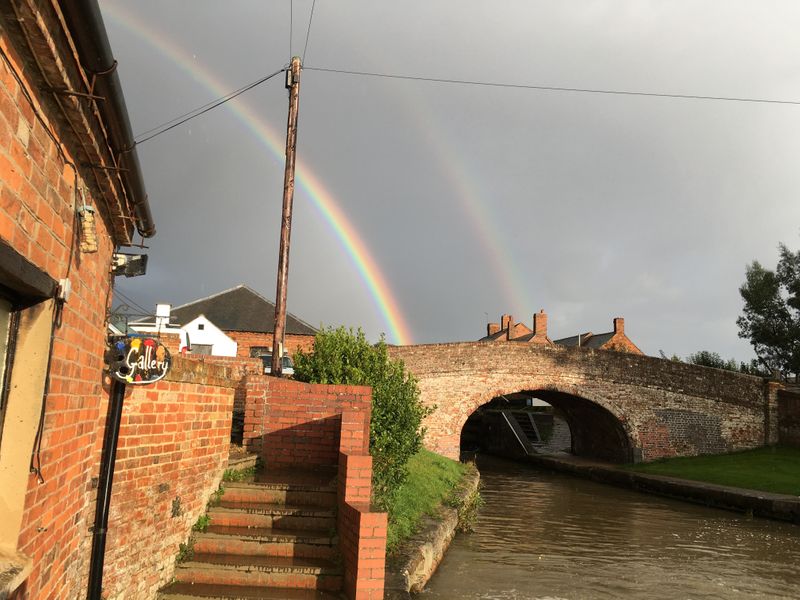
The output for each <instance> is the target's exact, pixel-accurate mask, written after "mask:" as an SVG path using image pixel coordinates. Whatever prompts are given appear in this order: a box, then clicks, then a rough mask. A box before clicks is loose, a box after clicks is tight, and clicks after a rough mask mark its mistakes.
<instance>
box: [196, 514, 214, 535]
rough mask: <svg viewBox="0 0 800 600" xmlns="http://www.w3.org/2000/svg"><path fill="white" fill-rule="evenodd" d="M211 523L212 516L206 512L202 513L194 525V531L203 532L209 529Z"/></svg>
mask: <svg viewBox="0 0 800 600" xmlns="http://www.w3.org/2000/svg"><path fill="white" fill-rule="evenodd" d="M209 525H211V517H209V516H208V515H205V514H204V515H200V517H198V519H197V522H196V523H195V524H194V525H193V526H192V531H200V532H203V531H205V530H206V529H208V526H209Z"/></svg>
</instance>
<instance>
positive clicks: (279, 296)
mask: <svg viewBox="0 0 800 600" xmlns="http://www.w3.org/2000/svg"><path fill="white" fill-rule="evenodd" d="M300 67H301V64H300V57H299V56H294V57H292V65H291V67H290V68H289V70H288V71H286V87H287V88H288V89H289V121H288V123H287V126H286V168H285V170H284V173H283V213H282V215H281V245H280V250H279V251H278V287H277V290H276V292H275V333H274V334H273V336H272V366H271V370H272V374H273V375H274V376H276V377H279V376H280V375H281V372H282V370H283V362H282V359H283V340H284V337H285V335H284V334H285V331H286V288H287V287H288V283H289V239H290V237H291V234H292V201H293V200H294V160H295V152H296V149H297V111H298V108H299V106H300Z"/></svg>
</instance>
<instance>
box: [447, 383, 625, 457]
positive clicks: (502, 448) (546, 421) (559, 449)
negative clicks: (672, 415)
mask: <svg viewBox="0 0 800 600" xmlns="http://www.w3.org/2000/svg"><path fill="white" fill-rule="evenodd" d="M532 398H538V399H540V400H544V401H545V402H547V403H548V404H549V405H550V407H552V408H550V409H547V408H543V407H538V409H530V408H527V404H529V399H532ZM553 409H555V410H553ZM566 428H568V432H559V429H566ZM559 433H560V435H559ZM461 450H462V452H467V453H470V452H472V451H481V452H488V453H490V454H498V455H501V456H509V457H512V458H515V457H521V456H524V455H525V454H531V453H534V452H535V453H545V454H547V453H556V454H563V453H564V452H568V453H570V454H573V455H576V456H583V457H587V458H596V459H599V460H602V461H606V462H614V463H626V462H632V461H633V460H634V452H633V448H632V445H631V443H630V440H629V438H628V435H627V434H626V432H625V429H624V427H623V426H622V424H621V423H620V421H619V420H618V419H617V418H616V417H615V416H614V415H613V414H611V413H610V412H609V411H607V410H606V409H604V408H603V407H601V406H598V405H597V404H595V403H593V402H591V401H589V400H587V399H585V398H581V397H579V396H575V395H573V394H567V393H563V392H556V391H549V390H539V391H524V392H520V393H517V394H509V395H504V396H502V397H498V398H494V399H493V400H492V401H490V402H488V403H487V404H485V405H483V406H482V407H479V408H478V410H476V411H475V412H474V413H473V414H472V415H470V417H469V418H468V419H467V421H466V423H465V424H464V427H463V428H462V431H461Z"/></svg>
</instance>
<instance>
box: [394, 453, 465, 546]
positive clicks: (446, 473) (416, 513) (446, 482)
mask: <svg viewBox="0 0 800 600" xmlns="http://www.w3.org/2000/svg"><path fill="white" fill-rule="evenodd" d="M408 470H409V475H408V479H407V480H406V482H405V483H404V484H403V486H402V487H401V488H400V489H399V490H398V491H397V496H396V497H395V500H394V503H393V505H392V507H391V509H390V510H389V531H388V534H387V539H386V549H387V550H388V551H389V552H392V551H393V550H395V549H396V548H397V547H398V545H399V544H400V543H401V542H402V541H403V540H405V539H406V538H408V537H409V536H410V535H412V534H413V533H414V532H415V531H416V529H417V527H418V526H419V523H420V520H421V519H422V517H423V516H425V515H429V514H432V513H433V512H434V511H435V510H436V509H437V508H438V507H439V506H440V505H441V504H442V502H443V501H444V500H446V499H447V497H448V496H449V495H450V494H451V493H452V491H453V488H454V487H455V486H456V484H457V483H458V482H459V481H460V480H461V477H462V476H463V474H464V472H465V470H466V465H462V464H461V463H460V462H458V461H455V460H450V459H449V458H445V457H443V456H439V455H438V454H434V453H433V452H429V451H428V450H425V449H422V450H420V451H419V453H417V454H416V455H415V456H413V457H411V460H409V461H408Z"/></svg>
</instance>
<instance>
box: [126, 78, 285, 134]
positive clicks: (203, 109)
mask: <svg viewBox="0 0 800 600" xmlns="http://www.w3.org/2000/svg"><path fill="white" fill-rule="evenodd" d="M283 71H284V69H283V68H280V69H278V70H277V71H275V72H274V73H270V74H269V75H266V76H264V77H261V78H260V79H256V80H255V81H254V82H252V83H249V84H247V85H246V86H244V87H242V88H239V89H238V90H236V91H233V92H231V93H229V94H227V95H225V96H222V97H221V98H218V99H216V100H213V101H212V102H209V103H208V104H204V105H203V106H200V107H198V108H195V109H194V110H192V111H189V112H188V113H185V114H183V115H181V116H179V117H175V118H174V119H171V120H169V121H167V122H165V123H162V124H161V125H159V126H158V127H154V128H153V129H150V130H148V131H145V132H144V133H142V134H141V135H142V136H145V137H139V138H138V139H136V140H135V141H134V145H135V146H139V145H141V144H144V143H145V142H147V141H149V140H152V139H153V138H154V137H158V136H159V135H161V134H162V133H166V132H168V131H169V130H171V129H174V128H176V127H178V126H179V125H183V124H184V123H186V122H187V121H191V120H192V119H194V118H196V117H199V116H200V115H204V114H206V113H207V112H209V111H212V110H214V109H215V108H217V107H218V106H222V105H223V104H225V103H226V102H229V101H230V100H233V99H234V98H236V97H237V96H240V95H242V94H244V93H245V92H247V91H249V90H252V89H253V88H254V87H257V86H259V85H261V84H262V83H264V82H265V81H269V80H270V79H272V78H273V77H275V76H276V75H278V74H279V73H283ZM151 132H153V133H151ZM148 133H150V135H146V134H148Z"/></svg>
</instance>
